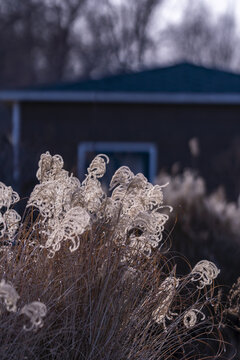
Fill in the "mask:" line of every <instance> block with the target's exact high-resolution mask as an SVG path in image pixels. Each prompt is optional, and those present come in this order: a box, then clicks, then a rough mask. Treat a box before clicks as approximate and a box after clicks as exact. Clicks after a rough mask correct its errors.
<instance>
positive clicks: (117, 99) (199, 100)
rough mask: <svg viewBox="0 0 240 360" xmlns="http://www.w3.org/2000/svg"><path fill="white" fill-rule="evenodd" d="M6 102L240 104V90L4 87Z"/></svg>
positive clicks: (1, 97) (1, 94)
mask: <svg viewBox="0 0 240 360" xmlns="http://www.w3.org/2000/svg"><path fill="white" fill-rule="evenodd" d="M0 101H2V102H10V103H11V102H16V101H19V102H80V103H81V102H82V103H84V102H90V103H133V104H134V103H142V104H229V105H231V104H232V105H240V93H237V94H231V93H225V94H217V93H215V94H213V93H204V94H200V93H198V94H196V93H193V94H192V93H154V94H151V93H122V92H116V93H115V92H75V91H0Z"/></svg>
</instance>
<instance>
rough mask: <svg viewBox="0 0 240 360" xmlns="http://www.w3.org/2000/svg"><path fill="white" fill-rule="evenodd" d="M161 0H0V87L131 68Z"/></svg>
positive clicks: (149, 44) (146, 44)
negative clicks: (118, 1) (117, 0)
mask: <svg viewBox="0 0 240 360" xmlns="http://www.w3.org/2000/svg"><path fill="white" fill-rule="evenodd" d="M161 3H163V0H138V1H128V2H122V3H121V4H116V3H112V2H111V1H110V0H102V1H101V6H100V4H99V1H97V0H61V1H59V0H25V1H18V0H1V3H0V86H1V87H6V86H25V85H28V84H38V83H41V82H55V81H61V80H64V79H68V78H71V77H73V76H76V75H85V76H89V75H94V74H99V73H108V72H113V71H117V70H127V69H133V68H137V67H139V66H141V65H143V64H144V63H145V55H146V53H147V51H149V50H150V49H152V48H153V47H154V46H155V43H154V40H153V39H152V37H151V35H150V33H149V28H150V25H151V20H152V17H153V14H154V12H155V10H156V9H157V7H158V6H159V5H160V4H161Z"/></svg>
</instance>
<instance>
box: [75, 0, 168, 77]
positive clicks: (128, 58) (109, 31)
mask: <svg viewBox="0 0 240 360" xmlns="http://www.w3.org/2000/svg"><path fill="white" fill-rule="evenodd" d="M161 4H163V0H138V1H128V2H126V1H123V2H122V3H120V4H118V5H116V4H114V5H113V4H112V2H111V1H110V0H103V1H102V2H101V9H99V8H98V10H97V11H93V9H94V8H96V7H97V1H93V3H92V6H90V7H89V9H88V11H87V13H86V19H85V20H86V22H85V25H86V28H85V31H86V34H87V35H86V39H85V41H83V42H78V43H77V41H76V43H77V46H76V48H75V56H79V57H80V58H81V59H82V66H83V72H84V73H85V74H90V75H91V74H98V73H107V72H115V71H118V70H124V71H125V70H130V69H136V68H139V67H140V66H142V65H144V64H145V62H146V61H145V60H146V59H145V57H146V54H147V52H148V51H151V50H153V49H154V47H155V46H157V44H156V41H155V39H153V38H152V36H151V34H150V31H149V30H150V26H151V23H152V18H153V15H154V13H155V11H156V10H157V8H158V7H159V6H160V5H161ZM96 59H97V62H96Z"/></svg>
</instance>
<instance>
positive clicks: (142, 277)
mask: <svg viewBox="0 0 240 360" xmlns="http://www.w3.org/2000/svg"><path fill="white" fill-rule="evenodd" d="M107 162H108V158H107V157H106V156H105V155H98V156H97V157H96V158H95V159H94V160H93V161H92V163H91V164H90V166H89V168H88V171H87V172H88V173H87V176H86V179H85V180H84V181H83V182H82V184H80V182H79V180H78V179H77V178H75V177H73V176H72V175H70V174H69V173H68V172H67V171H66V170H64V169H63V160H62V158H61V157H60V156H59V155H54V156H51V155H50V154H49V153H48V152H47V153H45V154H43V155H42V156H41V159H40V161H39V169H38V172H37V178H38V180H39V184H38V185H36V187H35V188H34V190H33V192H32V194H31V195H30V198H29V201H28V204H27V208H26V212H25V214H24V216H23V219H22V220H21V221H20V216H19V214H17V212H16V211H15V210H13V209H12V208H11V207H12V206H13V205H14V203H15V202H16V201H18V200H19V197H18V194H16V193H15V192H14V191H13V190H12V188H11V187H6V186H5V185H4V184H1V186H0V190H1V191H0V197H1V199H0V201H1V207H2V209H1V214H2V215H1V216H2V217H1V224H2V230H1V239H2V241H4V242H5V245H4V246H2V247H1V253H2V254H1V260H0V266H1V271H2V282H1V283H0V298H1V299H2V307H3V311H2V313H1V335H0V337H1V342H0V358H1V359H5V358H6V359H68V358H70V359H84V360H85V359H86V360H87V359H89V360H90V359H91V360H94V359H98V360H99V359H104V360H107V359H109V360H110V359H111V360H112V359H119V360H125V359H131V360H133V359H134V360H135V359H136V360H137V359H139V360H140V359H141V360H143V359H146V360H153V359H164V360H167V359H205V358H209V359H213V358H217V357H219V356H220V353H221V350H222V349H223V341H222V336H221V333H220V327H221V323H222V314H223V311H222V305H221V303H220V300H219V297H218V296H217V290H218V289H217V288H216V286H215V284H214V282H215V279H216V277H217V275H218V274H219V269H218V268H217V267H216V265H215V264H214V263H213V262H211V261H208V260H202V261H199V262H198V263H197V264H196V265H195V266H194V267H193V268H191V266H190V264H188V263H187V262H184V260H181V261H182V262H184V264H185V268H186V271H185V273H179V271H178V268H179V265H178V264H177V258H176V257H174V256H173V255H172V254H171V252H170V251H168V237H167V236H166V235H165V233H164V226H165V224H166V222H167V220H168V218H169V212H171V211H172V208H171V207H170V206H166V205H164V204H163V193H162V188H163V187H164V186H159V185H155V186H153V185H152V184H150V183H149V182H148V181H147V179H146V178H145V177H144V176H143V175H142V174H137V175H134V174H133V173H132V172H131V171H130V169H129V168H127V167H121V168H120V169H118V170H117V171H116V173H115V174H114V176H113V178H112V181H111V184H110V189H111V190H112V193H111V195H110V196H107V194H106V193H105V192H104V191H103V189H102V186H101V183H100V181H99V179H100V178H101V177H102V176H103V175H104V173H105V171H106V163H107ZM10 214H11V216H10ZM179 261H180V260H179ZM216 344H217V346H216Z"/></svg>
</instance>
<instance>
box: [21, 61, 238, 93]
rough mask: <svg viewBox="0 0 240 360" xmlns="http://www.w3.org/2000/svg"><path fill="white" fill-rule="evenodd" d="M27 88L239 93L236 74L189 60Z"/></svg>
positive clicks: (125, 91)
mask: <svg viewBox="0 0 240 360" xmlns="http://www.w3.org/2000/svg"><path fill="white" fill-rule="evenodd" d="M26 90H27V91H29V90H31V91H42V90H44V91H50V92H52V91H58V92H59V91H64V92H67V91H70V92H75V91H76V92H101V93H103V92H106V93H108V92H111V93H114V92H116V93H121V92H124V93H207V94H211V93H214V94H218V93H228V94H229V93H240V74H235V73H230V72H226V71H221V70H216V69H209V68H205V67H201V66H196V65H192V64H187V63H183V64H177V65H173V66H168V67H162V68H157V69H151V70H145V71H141V72H135V73H125V74H120V75H114V76H108V77H105V78H101V79H97V80H80V81H75V82H67V83H58V84H50V85H44V86H37V87H33V88H28V89H26Z"/></svg>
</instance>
